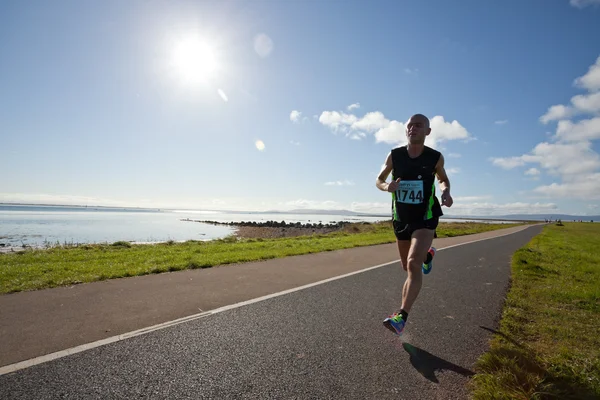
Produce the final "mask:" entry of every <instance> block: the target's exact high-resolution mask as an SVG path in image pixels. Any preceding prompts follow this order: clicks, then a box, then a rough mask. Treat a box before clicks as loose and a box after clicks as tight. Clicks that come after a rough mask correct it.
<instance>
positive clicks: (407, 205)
mask: <svg viewBox="0 0 600 400" xmlns="http://www.w3.org/2000/svg"><path fill="white" fill-rule="evenodd" d="M430 133H431V128H430V126H429V119H428V118H427V117H426V116H424V115H422V114H415V115H413V116H412V117H410V119H409V120H408V122H407V123H406V137H407V139H408V144H407V145H405V146H401V147H397V148H394V149H392V151H391V152H390V153H389V154H388V156H387V158H386V160H385V164H384V165H383V167H382V169H381V172H380V173H379V176H377V181H376V186H377V188H379V190H382V191H384V192H390V193H391V194H392V216H393V222H392V223H393V226H394V234H395V236H396V239H397V243H398V251H399V252H400V261H401V262H402V268H403V269H404V270H405V271H407V272H408V276H407V278H406V282H404V287H403V288H402V305H401V307H400V311H399V312H394V313H393V314H392V315H390V316H389V317H388V318H386V319H385V320H384V321H383V325H384V326H385V327H386V328H388V329H389V330H391V331H392V332H394V333H396V334H398V335H400V334H402V332H403V330H404V326H405V324H406V321H407V319H408V313H409V312H410V309H411V307H412V305H413V304H414V302H415V300H416V299H417V296H418V295H419V291H420V290H421V286H422V281H423V274H428V273H429V272H431V268H432V263H433V257H434V255H435V248H434V247H431V244H432V243H433V238H434V234H435V229H436V228H437V226H438V222H439V218H440V217H441V216H442V215H443V212H442V207H441V206H447V207H451V206H452V202H453V201H452V196H450V181H449V179H448V175H446V170H445V169H444V156H443V155H442V153H440V152H439V151H437V150H434V149H432V148H430V147H427V146H425V138H426V137H427V136H428V135H429V134H430ZM390 173H391V174H392V180H391V182H389V183H388V182H386V179H387V178H388V175H389V174H390ZM436 176H437V179H438V181H439V184H440V190H441V191H442V193H441V200H442V202H441V205H440V202H439V201H438V199H437V197H436V195H435V177H436Z"/></svg>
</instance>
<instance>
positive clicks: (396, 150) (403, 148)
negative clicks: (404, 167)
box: [390, 145, 407, 154]
mask: <svg viewBox="0 0 600 400" xmlns="http://www.w3.org/2000/svg"><path fill="white" fill-rule="evenodd" d="M406 148H407V146H406V145H404V146H398V147H394V148H393V149H392V150H391V151H390V153H391V154H394V153H402V152H405V151H407V150H406Z"/></svg>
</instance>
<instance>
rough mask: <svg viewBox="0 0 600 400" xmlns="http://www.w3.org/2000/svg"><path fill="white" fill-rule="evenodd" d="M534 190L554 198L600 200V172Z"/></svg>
mask: <svg viewBox="0 0 600 400" xmlns="http://www.w3.org/2000/svg"><path fill="white" fill-rule="evenodd" d="M533 191H534V192H535V193H538V194H541V195H545V196H548V197H553V198H560V197H562V198H571V199H581V200H600V172H597V173H594V174H591V175H586V176H583V177H579V178H576V179H574V180H570V181H567V182H563V183H552V184H550V185H547V186H539V187H537V188H535V189H534V190H533Z"/></svg>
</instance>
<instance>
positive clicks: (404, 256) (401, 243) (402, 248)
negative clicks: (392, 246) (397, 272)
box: [396, 239, 411, 271]
mask: <svg viewBox="0 0 600 400" xmlns="http://www.w3.org/2000/svg"><path fill="white" fill-rule="evenodd" d="M396 243H398V253H399V254H400V262H401V263H402V269H404V270H405V271H406V270H407V269H408V251H409V250H410V243H411V240H410V239H408V240H399V239H396Z"/></svg>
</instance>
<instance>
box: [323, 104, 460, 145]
mask: <svg viewBox="0 0 600 400" xmlns="http://www.w3.org/2000/svg"><path fill="white" fill-rule="evenodd" d="M319 122H320V123H321V124H323V125H325V126H327V127H329V128H330V129H331V130H332V131H333V132H334V133H338V132H343V133H345V135H346V136H347V137H350V138H354V139H356V138H362V137H365V136H366V134H372V135H374V137H375V142H376V143H389V144H405V143H406V133H405V127H404V123H403V122H400V121H396V120H389V119H387V118H386V117H385V115H383V113H382V112H380V111H374V112H368V113H366V114H365V115H364V116H363V117H362V118H359V117H357V116H356V115H354V114H347V113H344V112H338V111H323V112H322V113H321V116H320V117H319ZM430 125H431V134H430V135H429V137H428V138H427V142H426V143H427V144H428V145H429V146H432V147H433V146H435V145H436V144H437V143H439V142H443V141H448V140H458V139H469V138H471V135H470V134H469V132H468V131H467V130H466V129H465V128H464V127H463V126H462V125H461V124H460V123H459V122H458V121H456V120H454V121H452V122H446V121H445V120H444V117H443V116H440V115H436V116H435V117H433V118H431V120H430ZM357 135H358V136H357Z"/></svg>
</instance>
